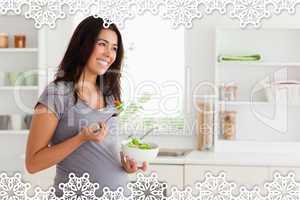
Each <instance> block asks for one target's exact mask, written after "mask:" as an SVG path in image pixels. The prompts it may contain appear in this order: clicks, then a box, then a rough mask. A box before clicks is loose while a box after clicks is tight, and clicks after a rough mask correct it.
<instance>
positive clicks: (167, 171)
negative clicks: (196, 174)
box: [130, 164, 184, 195]
mask: <svg viewBox="0 0 300 200" xmlns="http://www.w3.org/2000/svg"><path fill="white" fill-rule="evenodd" d="M152 172H155V173H157V176H158V179H159V181H161V182H166V183H167V185H168V192H167V194H168V195H169V194H170V189H171V188H172V186H177V187H179V188H183V185H184V165H173V164H171V165H168V164H151V165H149V168H148V170H147V171H146V172H144V174H145V175H147V176H148V175H150V173H152ZM130 180H131V181H134V180H136V174H131V175H130Z"/></svg>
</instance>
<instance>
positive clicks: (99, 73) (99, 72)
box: [97, 69, 107, 76]
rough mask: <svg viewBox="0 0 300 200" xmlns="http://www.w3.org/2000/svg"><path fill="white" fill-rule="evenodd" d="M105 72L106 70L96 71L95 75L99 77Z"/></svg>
mask: <svg viewBox="0 0 300 200" xmlns="http://www.w3.org/2000/svg"><path fill="white" fill-rule="evenodd" d="M106 71H107V70H104V69H103V70H99V71H97V75H99V76H102V75H104V74H105V73H106Z"/></svg>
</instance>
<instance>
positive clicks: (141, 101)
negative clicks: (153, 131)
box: [120, 13, 185, 134]
mask: <svg viewBox="0 0 300 200" xmlns="http://www.w3.org/2000/svg"><path fill="white" fill-rule="evenodd" d="M121 33H122V36H123V41H124V48H125V64H124V66H123V75H122V80H121V85H122V99H123V102H124V104H125V108H126V109H125V111H124V112H123V113H122V114H121V116H120V119H121V127H122V131H124V132H126V133H128V132H132V131H134V132H139V131H141V132H142V131H145V130H147V129H149V128H151V127H155V126H158V127H159V132H160V133H161V132H165V133H170V132H171V131H172V133H173V134H174V133H178V134H181V133H182V131H183V128H184V127H183V125H184V123H183V121H184V120H183V93H184V74H185V71H184V29H183V28H182V29H175V30H174V29H172V28H171V27H170V24H169V23H168V22H167V21H163V20H161V19H160V18H159V17H158V16H152V15H151V14H147V13H145V14H144V15H143V16H138V17H136V18H135V19H131V20H127V21H126V23H125V26H124V28H123V29H121Z"/></svg>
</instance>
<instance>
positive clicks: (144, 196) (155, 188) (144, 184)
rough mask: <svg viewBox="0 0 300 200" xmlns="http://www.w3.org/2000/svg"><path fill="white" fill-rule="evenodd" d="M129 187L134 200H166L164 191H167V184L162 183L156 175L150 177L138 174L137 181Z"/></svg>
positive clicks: (129, 184)
mask: <svg viewBox="0 0 300 200" xmlns="http://www.w3.org/2000/svg"><path fill="white" fill-rule="evenodd" d="M127 187H128V189H129V190H130V191H131V198H132V199H133V200H155V199H165V196H164V191H165V190H166V189H167V184H166V183H160V182H159V180H158V177H157V174H156V173H152V174H151V175H150V176H149V177H147V176H144V175H143V174H142V173H138V174H137V181H136V182H134V183H128V186H127Z"/></svg>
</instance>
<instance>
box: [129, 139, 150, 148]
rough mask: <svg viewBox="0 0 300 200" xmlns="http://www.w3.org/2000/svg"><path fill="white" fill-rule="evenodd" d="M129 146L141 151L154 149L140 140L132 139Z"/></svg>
mask: <svg viewBox="0 0 300 200" xmlns="http://www.w3.org/2000/svg"><path fill="white" fill-rule="evenodd" d="M127 146H128V147H132V148H139V149H152V147H151V145H150V144H147V143H143V142H141V141H140V140H139V139H138V138H131V141H130V142H129V143H128V144H127Z"/></svg>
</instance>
